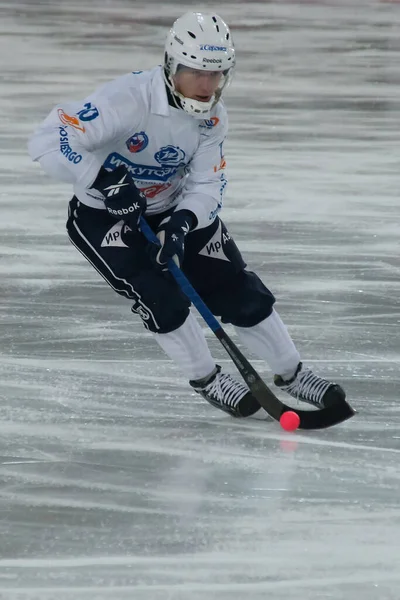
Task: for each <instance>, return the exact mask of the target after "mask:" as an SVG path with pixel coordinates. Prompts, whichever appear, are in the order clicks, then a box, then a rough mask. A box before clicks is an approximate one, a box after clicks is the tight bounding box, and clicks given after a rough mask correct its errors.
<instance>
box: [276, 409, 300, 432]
mask: <svg viewBox="0 0 400 600" xmlns="http://www.w3.org/2000/svg"><path fill="white" fill-rule="evenodd" d="M279 423H280V424H281V427H282V429H284V430H285V431H295V430H296V429H297V428H298V426H299V425H300V417H299V415H298V414H297V413H295V412H294V411H293V410H287V411H286V412H284V413H283V415H282V416H281V418H280V419H279Z"/></svg>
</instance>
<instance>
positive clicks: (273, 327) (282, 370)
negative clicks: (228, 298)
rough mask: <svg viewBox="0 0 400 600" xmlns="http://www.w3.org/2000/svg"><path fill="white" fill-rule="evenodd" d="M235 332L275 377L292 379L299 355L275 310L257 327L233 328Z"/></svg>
mask: <svg viewBox="0 0 400 600" xmlns="http://www.w3.org/2000/svg"><path fill="white" fill-rule="evenodd" d="M235 330H236V332H237V334H238V336H239V338H240V339H241V341H242V342H243V343H244V344H245V345H246V346H247V347H248V349H249V350H251V352H254V354H256V355H257V356H259V357H260V358H262V359H263V360H265V361H266V362H267V363H268V365H269V366H270V368H271V369H272V371H273V373H274V374H275V375H281V376H283V378H284V379H290V378H291V377H293V375H294V374H295V372H296V369H297V367H298V364H299V362H300V355H299V353H298V351H297V349H296V346H295V345H294V343H293V340H292V338H291V337H290V335H289V333H288V330H287V329H286V326H285V325H284V323H283V321H282V319H281V318H280V316H279V315H278V313H277V312H276V311H275V310H272V313H271V314H270V316H269V317H267V318H266V319H264V321H261V323H258V324H257V325H254V326H253V327H235Z"/></svg>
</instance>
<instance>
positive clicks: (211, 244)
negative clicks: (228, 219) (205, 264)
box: [199, 222, 231, 262]
mask: <svg viewBox="0 0 400 600" xmlns="http://www.w3.org/2000/svg"><path fill="white" fill-rule="evenodd" d="M230 239H231V237H230V235H229V233H228V232H226V233H222V226H221V222H219V224H218V229H217V231H216V232H215V233H214V235H213V236H212V238H211V239H210V240H208V242H207V244H206V245H205V246H204V248H203V249H202V250H200V252H199V254H201V255H202V256H208V257H209V258H218V259H219V260H226V261H228V262H229V258H227V257H226V256H225V253H224V244H226V243H227V242H229V240H230Z"/></svg>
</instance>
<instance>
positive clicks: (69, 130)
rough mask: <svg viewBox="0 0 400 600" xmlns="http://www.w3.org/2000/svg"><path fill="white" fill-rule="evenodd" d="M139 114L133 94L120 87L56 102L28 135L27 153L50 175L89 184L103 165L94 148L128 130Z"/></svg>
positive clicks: (110, 141) (98, 147)
mask: <svg viewBox="0 0 400 600" xmlns="http://www.w3.org/2000/svg"><path fill="white" fill-rule="evenodd" d="M139 114H140V113H139V110H138V107H137V102H136V103H135V98H134V97H133V96H132V95H131V94H128V93H127V92H124V91H119V90H116V91H115V92H114V93H112V92H111V93H110V92H109V93H108V94H105V93H103V94H99V95H97V96H96V93H95V94H93V95H92V96H89V97H88V98H87V99H86V100H83V102H79V103H77V102H73V103H67V104H62V105H59V106H56V107H55V108H54V109H53V110H52V111H51V113H50V114H49V115H48V117H47V118H46V119H45V120H44V122H43V123H42V124H41V125H40V126H39V128H38V129H37V130H36V131H35V133H34V134H33V136H32V137H31V138H30V140H29V143H28V150H29V154H30V156H31V158H32V160H34V161H39V163H40V165H41V166H42V168H43V169H44V171H46V173H47V174H48V175H50V176H51V177H53V178H55V179H58V180H60V181H65V182H67V183H73V184H76V185H80V186H82V187H85V188H89V187H90V186H91V184H92V183H93V181H94V180H95V179H96V176H97V174H98V172H99V170H100V167H101V165H102V163H101V160H100V159H99V158H98V156H96V155H95V154H94V153H93V151H94V150H98V149H101V148H102V147H103V146H106V145H108V144H110V143H112V142H113V141H114V140H118V139H120V138H121V137H122V136H123V135H124V133H125V132H126V131H130V130H131V128H132V127H134V126H135V121H139V120H140V116H138V115H139ZM127 124H128V125H127Z"/></svg>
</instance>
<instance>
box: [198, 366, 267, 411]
mask: <svg viewBox="0 0 400 600" xmlns="http://www.w3.org/2000/svg"><path fill="white" fill-rule="evenodd" d="M189 383H190V385H191V386H192V388H194V389H195V390H196V392H197V393H198V394H200V395H201V396H203V398H205V400H207V401H208V402H209V403H210V404H212V405H213V406H215V407H216V408H219V409H220V410H223V411H225V412H227V413H229V414H230V415H232V416H233V417H249V416H250V415H252V414H254V413H255V412H257V411H258V410H259V409H260V405H259V403H258V402H257V400H256V399H255V398H254V397H253V396H252V394H251V393H250V390H249V388H248V387H247V386H246V385H244V384H243V383H240V382H239V381H236V380H235V379H233V377H232V376H231V375H229V374H228V373H221V367H220V366H219V365H217V366H216V367H215V369H214V371H213V372H212V373H211V374H210V375H208V376H207V377H204V378H203V379H197V380H195V381H193V380H192V381H189Z"/></svg>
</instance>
